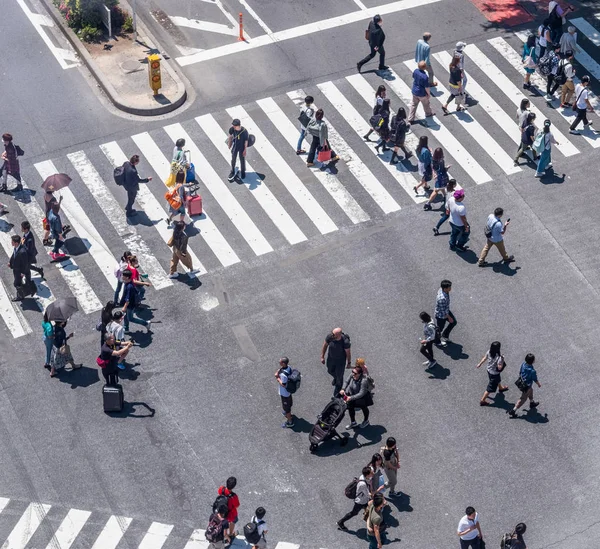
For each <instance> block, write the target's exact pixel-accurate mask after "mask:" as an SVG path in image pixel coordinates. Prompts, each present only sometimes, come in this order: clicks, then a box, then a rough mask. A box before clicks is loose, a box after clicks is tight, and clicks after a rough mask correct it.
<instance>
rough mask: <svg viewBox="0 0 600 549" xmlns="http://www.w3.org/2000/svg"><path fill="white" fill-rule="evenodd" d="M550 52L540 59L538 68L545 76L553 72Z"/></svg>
mask: <svg viewBox="0 0 600 549" xmlns="http://www.w3.org/2000/svg"><path fill="white" fill-rule="evenodd" d="M549 53H550V52H548V53H545V54H544V55H543V56H542V57H540V60H539V61H538V70H539V71H540V74H542V75H543V76H548V75H549V74H550V73H551V72H552V59H551V58H550V55H549Z"/></svg>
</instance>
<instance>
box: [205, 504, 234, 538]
mask: <svg viewBox="0 0 600 549" xmlns="http://www.w3.org/2000/svg"><path fill="white" fill-rule="evenodd" d="M228 504H229V496H225V495H223V494H219V495H218V496H217V499H215V502H214V503H213V506H212V508H213V513H216V512H217V510H218V509H219V507H221V505H225V507H227V509H229V505H228ZM209 541H210V540H209Z"/></svg>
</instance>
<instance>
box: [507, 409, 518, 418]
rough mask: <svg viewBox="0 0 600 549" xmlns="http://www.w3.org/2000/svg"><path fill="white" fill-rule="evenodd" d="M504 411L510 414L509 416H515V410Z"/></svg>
mask: <svg viewBox="0 0 600 549" xmlns="http://www.w3.org/2000/svg"><path fill="white" fill-rule="evenodd" d="M506 413H507V414H508V415H509V416H510V417H517V412H515V411H514V410H506Z"/></svg>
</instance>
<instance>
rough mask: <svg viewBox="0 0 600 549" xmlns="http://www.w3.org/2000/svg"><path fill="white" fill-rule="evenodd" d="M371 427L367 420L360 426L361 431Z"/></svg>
mask: <svg viewBox="0 0 600 549" xmlns="http://www.w3.org/2000/svg"><path fill="white" fill-rule="evenodd" d="M369 425H370V423H369V420H368V419H365V420H364V421H363V422H362V423H361V424H360V425H359V426H358V428H359V429H364V428H365V427H368V426H369Z"/></svg>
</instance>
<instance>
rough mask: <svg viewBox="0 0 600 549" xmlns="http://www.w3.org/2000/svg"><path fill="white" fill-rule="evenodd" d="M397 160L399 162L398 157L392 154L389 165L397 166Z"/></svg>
mask: <svg viewBox="0 0 600 549" xmlns="http://www.w3.org/2000/svg"><path fill="white" fill-rule="evenodd" d="M398 160H400V158H399V157H398V155H397V154H396V153H392V158H390V165H391V166H393V165H395V164H398Z"/></svg>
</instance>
